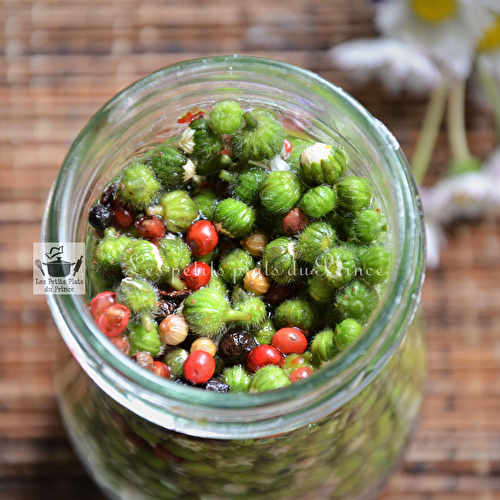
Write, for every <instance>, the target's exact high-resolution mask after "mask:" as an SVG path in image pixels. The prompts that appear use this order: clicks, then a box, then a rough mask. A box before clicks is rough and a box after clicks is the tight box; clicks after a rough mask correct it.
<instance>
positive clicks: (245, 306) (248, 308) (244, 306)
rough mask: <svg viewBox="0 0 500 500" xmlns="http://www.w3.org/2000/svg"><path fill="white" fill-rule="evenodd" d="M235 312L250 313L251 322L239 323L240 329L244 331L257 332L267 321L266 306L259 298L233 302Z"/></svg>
mask: <svg viewBox="0 0 500 500" xmlns="http://www.w3.org/2000/svg"><path fill="white" fill-rule="evenodd" d="M233 306H234V310H235V311H241V312H245V313H250V316H251V318H250V320H249V321H239V322H237V323H236V325H237V326H238V328H241V329H243V330H256V329H258V328H259V327H260V326H262V325H263V324H264V322H265V321H266V319H267V310H266V304H265V303H264V301H263V300H262V299H260V298H259V297H250V296H248V297H247V299H246V300H240V301H235V302H233Z"/></svg>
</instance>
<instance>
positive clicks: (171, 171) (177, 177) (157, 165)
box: [143, 144, 195, 189]
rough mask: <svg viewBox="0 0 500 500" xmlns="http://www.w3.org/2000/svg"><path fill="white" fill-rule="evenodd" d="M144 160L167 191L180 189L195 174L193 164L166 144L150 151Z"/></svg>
mask: <svg viewBox="0 0 500 500" xmlns="http://www.w3.org/2000/svg"><path fill="white" fill-rule="evenodd" d="M143 159H144V160H145V161H146V162H147V163H148V165H149V166H150V167H151V170H152V171H153V172H154V174H155V176H156V178H157V179H158V180H159V181H160V182H161V184H162V186H164V187H166V188H167V189H175V188H178V187H180V186H181V185H182V183H183V182H187V181H188V180H190V179H191V178H192V177H193V176H194V174H195V166H194V164H193V162H192V161H191V160H189V159H188V158H187V157H186V156H185V155H183V154H182V153H181V152H180V151H178V150H177V149H176V148H173V147H172V146H168V145H166V144H160V145H159V146H157V147H156V148H155V149H153V150H151V151H148V152H147V153H146V154H145V155H144V158H143Z"/></svg>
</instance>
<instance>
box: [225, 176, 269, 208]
mask: <svg viewBox="0 0 500 500" xmlns="http://www.w3.org/2000/svg"><path fill="white" fill-rule="evenodd" d="M219 177H220V178H221V179H223V180H225V181H227V182H229V183H230V184H231V188H232V190H233V193H234V196H235V197H236V198H237V199H239V200H240V201H242V202H243V203H247V204H249V205H252V204H255V203H256V202H257V201H258V199H259V191H260V188H261V186H262V183H263V182H264V179H265V178H266V177H267V173H266V171H265V170H264V169H262V168H260V167H245V168H244V169H243V170H241V172H239V174H235V173H232V172H228V171H227V170H221V171H220V172H219Z"/></svg>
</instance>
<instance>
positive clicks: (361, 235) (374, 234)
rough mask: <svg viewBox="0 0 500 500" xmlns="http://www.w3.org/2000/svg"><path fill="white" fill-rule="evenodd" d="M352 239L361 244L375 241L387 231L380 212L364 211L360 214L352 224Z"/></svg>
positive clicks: (373, 210)
mask: <svg viewBox="0 0 500 500" xmlns="http://www.w3.org/2000/svg"><path fill="white" fill-rule="evenodd" d="M352 229H353V233H354V237H355V238H356V239H357V240H358V241H360V242H361V243H371V242H372V241H375V240H376V239H377V238H378V237H379V236H380V233H381V232H382V231H386V230H387V226H386V224H385V223H384V222H383V220H382V214H381V213H380V210H375V209H371V208H369V209H366V210H363V211H362V212H360V214H359V215H358V217H357V219H356V220H355V221H354V224H353V228H352Z"/></svg>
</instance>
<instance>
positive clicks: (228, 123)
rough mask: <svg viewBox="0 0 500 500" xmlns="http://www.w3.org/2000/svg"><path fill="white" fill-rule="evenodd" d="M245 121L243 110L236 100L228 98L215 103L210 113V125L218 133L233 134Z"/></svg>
mask: <svg viewBox="0 0 500 500" xmlns="http://www.w3.org/2000/svg"><path fill="white" fill-rule="evenodd" d="M242 123H243V110H242V109H241V106H240V105H239V104H238V103H237V102H236V101H231V100H229V99H228V100H226V101H219V102H216V103H215V104H214V109H213V111H212V112H211V113H210V126H211V127H212V129H213V130H214V131H215V132H217V133H218V134H233V133H234V132H236V131H237V130H238V129H239V128H240V127H241V125H242Z"/></svg>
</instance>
